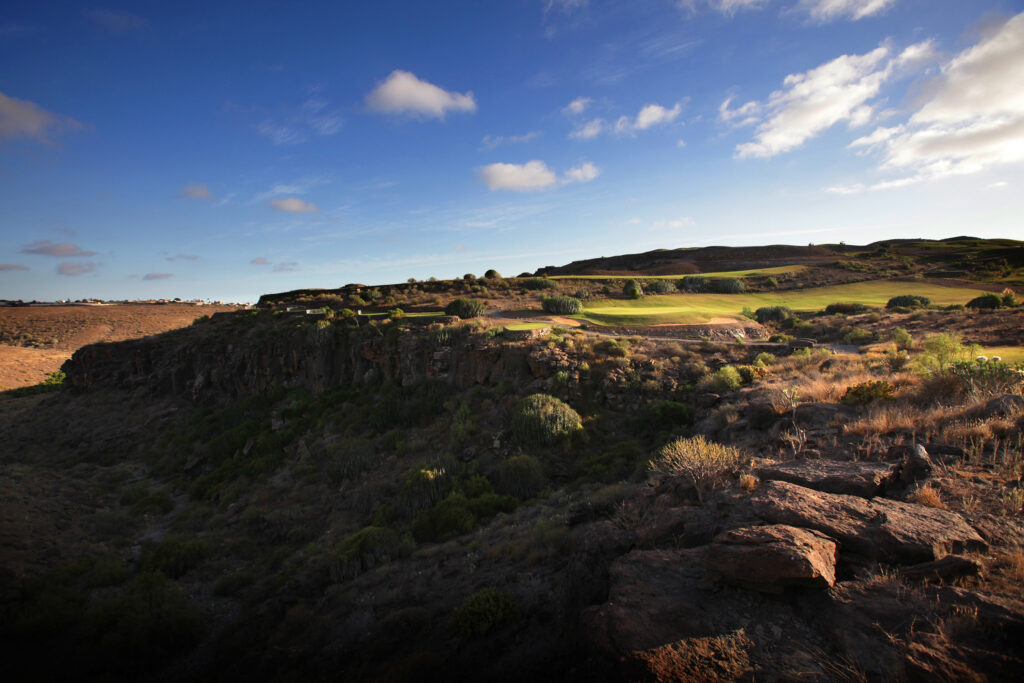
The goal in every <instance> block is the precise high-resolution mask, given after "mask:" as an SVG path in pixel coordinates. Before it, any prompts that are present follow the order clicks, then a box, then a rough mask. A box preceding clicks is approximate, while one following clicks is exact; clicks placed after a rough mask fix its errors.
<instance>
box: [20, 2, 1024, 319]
mask: <svg viewBox="0 0 1024 683" xmlns="http://www.w3.org/2000/svg"><path fill="white" fill-rule="evenodd" d="M1022 181H1024V3H1022V2H1020V1H1016V0H1013V1H1011V0H997V1H992V2H986V1H984V0H979V1H974V2H962V1H948V2H947V1H944V0H633V1H630V2H626V1H621V2H607V1H602V0H493V1H488V2H480V1H479V0H474V1H466V2H443V1H441V2H434V3H424V2H391V1H388V0H380V1H378V2H372V3H356V2H346V3H337V2H312V1H310V2H296V3H269V2H267V3H264V2H244V3H243V2H237V3H233V2H223V3H187V2H180V1H177V2H164V1H158V0H137V1H135V2H131V3H122V4H98V5H97V4H87V3H72V2H47V1H46V0H34V1H32V2H19V1H17V0H15V1H14V2H10V1H9V2H7V3H5V4H4V7H3V9H0V298H14V299H16V298H21V299H41V300H42V299H57V298H81V297H102V298H133V299H134V298H148V297H174V296H178V297H182V298H193V297H195V298H204V299H222V300H233V301H253V300H255V299H256V298H257V297H258V296H259V295H260V294H261V293H264V292H275V291H283V290H287V289H293V288H298V287H336V286H339V285H342V284H345V283H348V282H364V283H386V282H400V281H404V280H405V279H407V278H409V277H415V278H421V279H422V278H427V277H430V276H436V277H439V278H447V277H457V276H461V275H462V274H463V273H466V272H473V273H476V274H478V275H479V274H480V273H482V272H483V271H484V270H486V269H488V268H496V269H497V270H498V271H500V272H502V273H504V274H506V275H515V274H518V273H519V272H521V271H524V270H531V271H532V270H534V269H536V268H538V267H541V266H545V265H555V264H562V263H565V262H568V261H571V260H574V259H579V258H590V257H595V256H602V255H605V256H610V255H613V254H618V253H627V252H636V251H644V250H649V249H654V248H662V247H663V248H675V247H687V246H706V245H712V244H724V245H744V244H773V243H787V244H806V243H809V242H816V243H824V242H839V241H846V242H849V243H867V242H871V241H873V240H879V239H886V238H893V237H927V238H942V237H949V236H953V235H960V234H970V235H977V236H982V237H1011V238H1022V237H1024V230H1022V229H1021V217H1022V216H1024V192H1022V191H1021V186H1022Z"/></svg>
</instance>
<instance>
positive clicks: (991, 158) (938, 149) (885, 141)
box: [829, 13, 1024, 194]
mask: <svg viewBox="0 0 1024 683" xmlns="http://www.w3.org/2000/svg"><path fill="white" fill-rule="evenodd" d="M926 92H927V93H928V94H927V96H926V98H925V99H924V103H923V104H922V105H921V106H920V108H919V109H918V110H917V111H916V112H915V113H914V114H913V115H912V116H911V117H910V118H909V120H908V121H907V122H906V124H902V125H898V126H894V127H890V128H878V129H876V130H875V131H874V132H873V133H871V134H870V135H866V136H864V137H861V138H858V139H856V140H854V141H853V142H852V143H850V147H851V148H858V149H865V150H868V151H878V152H880V153H881V164H880V167H879V168H880V169H881V170H883V171H901V172H903V173H909V175H905V176H904V177H901V178H896V179H893V180H885V181H881V182H876V183H874V184H871V185H866V186H865V185H863V184H856V185H852V186H848V187H833V188H829V189H830V190H831V191H833V192H839V193H843V194H849V193H851V192H858V191H863V190H880V189H890V188H893V187H902V186H905V185H909V184H911V183H916V182H922V181H927V180H934V179H937V178H944V177H948V176H954V175H966V174H970V173H977V172H979V171H982V170H985V169H988V168H991V167H995V166H1001V165H1006V164H1019V163H1024V13H1021V14H1018V15H1017V16H1015V17H1013V18H1012V19H1010V20H1008V21H1007V22H1006V23H1004V24H1003V25H1002V26H1000V27H998V28H997V29H996V30H995V31H994V32H993V33H991V34H990V35H989V36H987V37H986V38H984V39H982V40H981V41H980V42H979V43H978V44H977V45H974V46H973V47H970V48H968V49H966V50H964V51H963V52H961V53H960V54H958V55H957V56H956V57H954V58H953V59H951V60H950V61H949V62H948V63H946V64H945V65H943V67H942V70H941V74H940V75H939V76H938V77H937V78H936V79H935V80H934V81H933V82H932V83H931V84H930V85H929V87H928V88H927V89H926Z"/></svg>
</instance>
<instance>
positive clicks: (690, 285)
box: [679, 275, 711, 293]
mask: <svg viewBox="0 0 1024 683" xmlns="http://www.w3.org/2000/svg"><path fill="white" fill-rule="evenodd" d="M710 282H711V280H710V279H709V278H706V277H701V276H700V275H687V276H686V277H684V278H683V279H682V280H680V281H679V289H682V290H685V291H687V292H695V293H700V292H706V291H708V290H709V288H710V284H709V283H710Z"/></svg>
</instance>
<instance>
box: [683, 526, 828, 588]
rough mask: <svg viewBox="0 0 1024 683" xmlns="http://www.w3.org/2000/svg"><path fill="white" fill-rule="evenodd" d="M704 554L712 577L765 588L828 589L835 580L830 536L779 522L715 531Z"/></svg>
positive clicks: (727, 582)
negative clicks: (797, 587) (716, 533)
mask: <svg viewBox="0 0 1024 683" xmlns="http://www.w3.org/2000/svg"><path fill="white" fill-rule="evenodd" d="M703 559H704V565H705V566H706V567H707V568H708V571H709V573H710V574H711V576H712V578H713V579H714V580H716V581H718V582H720V583H725V584H729V585H732V586H739V587H742V588H752V589H754V590H758V591H763V592H766V593H781V592H782V591H783V590H784V589H785V588H787V587H788V586H806V587H811V588H828V587H830V586H831V585H832V584H834V583H835V581H836V544H835V541H833V540H832V539H830V538H829V537H828V536H826V535H825V534H822V533H820V532H817V531H811V530H810V529H799V528H797V527H792V526H786V525H784V524H773V525H768V526H758V527H745V528H741V529H732V530H731V531H726V532H725V533H722V534H719V535H718V536H717V537H716V538H715V540H714V542H712V543H711V545H709V546H707V549H706V552H705V553H704V558H703Z"/></svg>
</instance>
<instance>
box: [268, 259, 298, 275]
mask: <svg viewBox="0 0 1024 683" xmlns="http://www.w3.org/2000/svg"><path fill="white" fill-rule="evenodd" d="M273 270H274V272H275V273H292V272H294V271H297V270H299V262H298V261H282V262H281V263H275V264H274V269H273Z"/></svg>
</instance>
